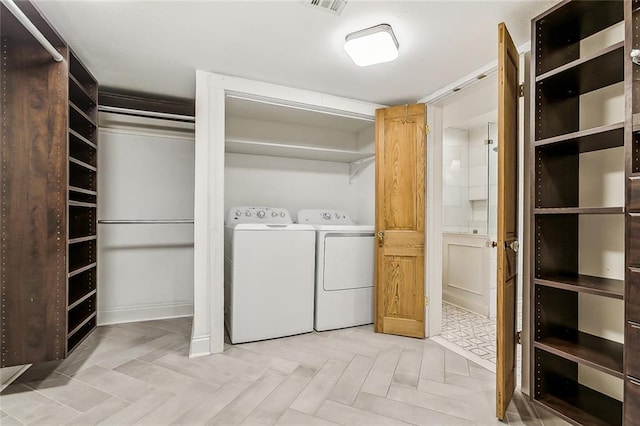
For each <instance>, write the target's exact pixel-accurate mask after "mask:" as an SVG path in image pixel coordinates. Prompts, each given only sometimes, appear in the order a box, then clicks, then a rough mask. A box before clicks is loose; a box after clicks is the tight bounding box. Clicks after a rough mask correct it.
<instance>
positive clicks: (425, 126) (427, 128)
mask: <svg viewBox="0 0 640 426" xmlns="http://www.w3.org/2000/svg"><path fill="white" fill-rule="evenodd" d="M429 132H431V129H430V128H429V125H428V124H425V125H424V134H425V135H428V134H429Z"/></svg>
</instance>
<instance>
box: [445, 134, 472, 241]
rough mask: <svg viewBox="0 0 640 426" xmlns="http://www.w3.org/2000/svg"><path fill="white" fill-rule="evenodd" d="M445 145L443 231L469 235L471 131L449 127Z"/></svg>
mask: <svg viewBox="0 0 640 426" xmlns="http://www.w3.org/2000/svg"><path fill="white" fill-rule="evenodd" d="M442 144H443V147H442V162H443V163H442V178H443V188H442V208H443V216H444V226H443V230H444V231H445V232H469V222H470V221H471V218H472V210H471V203H470V202H469V131H468V130H464V129H455V128H451V127H449V128H446V129H445V130H444V139H443V141H442Z"/></svg>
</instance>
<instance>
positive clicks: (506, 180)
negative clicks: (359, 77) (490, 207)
mask: <svg viewBox="0 0 640 426" xmlns="http://www.w3.org/2000/svg"><path fill="white" fill-rule="evenodd" d="M518 63H519V55H518V51H517V49H516V47H515V45H514V44H513V40H511V36H510V35H509V32H508V31H507V28H506V26H505V25H504V23H501V24H499V25H498V236H497V237H498V238H497V239H498V275H497V279H498V286H497V287H498V291H497V293H498V305H497V351H496V355H497V359H496V416H497V417H498V418H499V419H500V420H504V418H505V415H506V411H507V407H508V405H509V403H510V402H511V398H512V395H513V392H514V390H515V386H516V380H515V369H516V283H517V278H518V277H517V257H516V252H515V251H514V250H513V249H512V248H511V247H510V244H512V243H513V242H514V241H515V242H517V240H518Z"/></svg>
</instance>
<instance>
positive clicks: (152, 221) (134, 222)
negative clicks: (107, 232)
mask: <svg viewBox="0 0 640 426" xmlns="http://www.w3.org/2000/svg"><path fill="white" fill-rule="evenodd" d="M98 223H101V224H105V225H139V224H143V225H165V224H166V225H169V224H171V225H175V224H182V223H184V224H193V219H137V220H126V219H125V220H99V221H98Z"/></svg>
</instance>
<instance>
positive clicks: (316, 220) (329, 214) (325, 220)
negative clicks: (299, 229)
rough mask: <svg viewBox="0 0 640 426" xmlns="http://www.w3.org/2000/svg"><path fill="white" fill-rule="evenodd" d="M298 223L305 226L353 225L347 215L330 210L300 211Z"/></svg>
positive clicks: (340, 211) (341, 211) (339, 211)
mask: <svg viewBox="0 0 640 426" xmlns="http://www.w3.org/2000/svg"><path fill="white" fill-rule="evenodd" d="M298 223H300V224H305V225H355V223H353V221H352V220H351V218H350V217H349V213H347V212H345V211H343V210H330V209H302V210H300V211H299V212H298Z"/></svg>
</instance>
